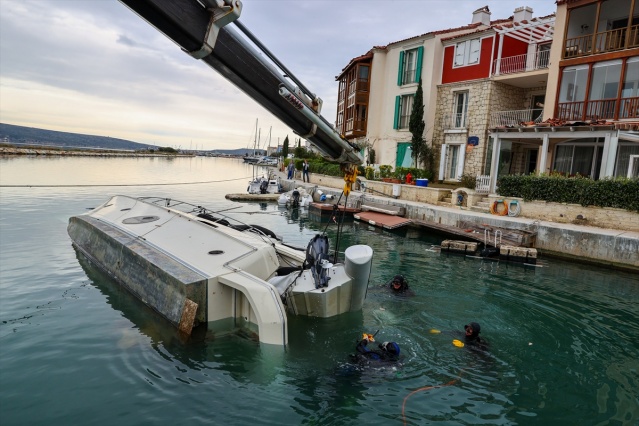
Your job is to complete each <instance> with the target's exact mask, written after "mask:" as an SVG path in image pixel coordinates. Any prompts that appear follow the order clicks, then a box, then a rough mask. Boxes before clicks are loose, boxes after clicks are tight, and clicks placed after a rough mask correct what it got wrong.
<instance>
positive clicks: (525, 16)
mask: <svg viewBox="0 0 639 426" xmlns="http://www.w3.org/2000/svg"><path fill="white" fill-rule="evenodd" d="M532 16H533V10H532V8H530V7H528V6H522V7H518V8H517V9H515V12H514V14H513V22H521V21H530V20H531V19H532Z"/></svg>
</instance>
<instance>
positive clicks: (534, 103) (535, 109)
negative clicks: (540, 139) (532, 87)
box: [530, 95, 546, 121]
mask: <svg viewBox="0 0 639 426" xmlns="http://www.w3.org/2000/svg"><path fill="white" fill-rule="evenodd" d="M545 101H546V95H533V96H532V98H531V102H530V103H531V105H530V109H531V110H532V117H531V120H532V121H537V120H539V121H541V119H542V116H543V114H544V102H545Z"/></svg>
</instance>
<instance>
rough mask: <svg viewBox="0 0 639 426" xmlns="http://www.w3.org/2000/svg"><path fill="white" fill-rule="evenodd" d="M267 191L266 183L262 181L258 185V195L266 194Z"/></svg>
mask: <svg viewBox="0 0 639 426" xmlns="http://www.w3.org/2000/svg"><path fill="white" fill-rule="evenodd" d="M267 189H268V181H267V180H262V182H261V183H260V194H266V193H267Z"/></svg>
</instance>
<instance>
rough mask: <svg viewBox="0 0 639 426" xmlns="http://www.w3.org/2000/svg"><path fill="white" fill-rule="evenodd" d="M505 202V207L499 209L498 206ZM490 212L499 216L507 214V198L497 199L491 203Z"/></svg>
mask: <svg viewBox="0 0 639 426" xmlns="http://www.w3.org/2000/svg"><path fill="white" fill-rule="evenodd" d="M500 204H503V205H504V209H503V210H502V211H500V212H498V211H497V207H498V206H499V205H500ZM490 212H491V213H492V214H494V215H497V216H506V215H507V214H508V203H507V202H506V200H495V201H494V202H493V203H492V204H491V205H490Z"/></svg>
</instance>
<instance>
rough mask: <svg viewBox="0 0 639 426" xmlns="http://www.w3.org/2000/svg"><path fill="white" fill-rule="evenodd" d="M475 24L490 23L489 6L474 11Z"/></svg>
mask: <svg viewBox="0 0 639 426" xmlns="http://www.w3.org/2000/svg"><path fill="white" fill-rule="evenodd" d="M472 23H473V24H477V23H481V24H483V25H490V10H488V6H484V7H482V8H479V9H477V10H476V11H474V12H473V22H472Z"/></svg>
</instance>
